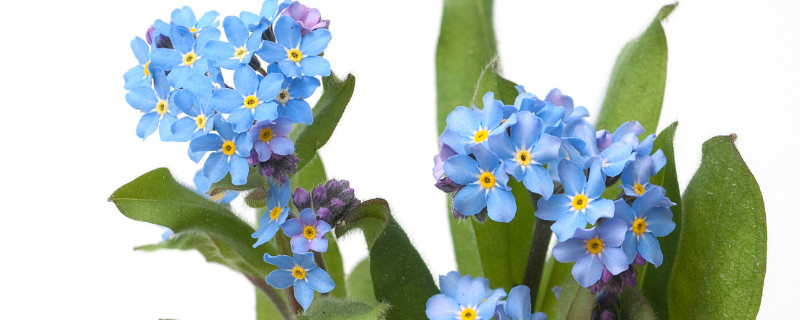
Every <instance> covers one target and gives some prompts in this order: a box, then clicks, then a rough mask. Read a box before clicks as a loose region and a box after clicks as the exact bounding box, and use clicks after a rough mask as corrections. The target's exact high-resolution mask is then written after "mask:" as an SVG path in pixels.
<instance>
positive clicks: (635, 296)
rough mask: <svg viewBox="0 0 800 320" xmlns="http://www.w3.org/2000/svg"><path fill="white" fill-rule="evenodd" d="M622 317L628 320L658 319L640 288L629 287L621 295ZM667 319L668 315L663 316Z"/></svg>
mask: <svg viewBox="0 0 800 320" xmlns="http://www.w3.org/2000/svg"><path fill="white" fill-rule="evenodd" d="M619 300H620V309H621V310H620V318H622V319H627V320H657V319H658V318H656V314H655V313H654V312H653V308H651V307H650V304H649V303H647V299H645V297H644V296H643V295H642V293H641V292H639V290H636V289H634V288H628V289H626V290H625V292H623V293H622V294H621V295H620V297H619ZM662 318H663V319H666V317H662Z"/></svg>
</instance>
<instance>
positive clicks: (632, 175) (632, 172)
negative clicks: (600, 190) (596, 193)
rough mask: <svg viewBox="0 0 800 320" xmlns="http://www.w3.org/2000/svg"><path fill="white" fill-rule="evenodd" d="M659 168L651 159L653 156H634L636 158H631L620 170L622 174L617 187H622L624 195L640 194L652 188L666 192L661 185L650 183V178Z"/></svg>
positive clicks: (633, 195) (634, 195)
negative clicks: (631, 160) (620, 182)
mask: <svg viewBox="0 0 800 320" xmlns="http://www.w3.org/2000/svg"><path fill="white" fill-rule="evenodd" d="M661 156H663V154H662V155H661ZM665 161H666V160H665ZM660 169H661V168H660V167H657V166H656V164H655V162H654V161H653V157H650V156H646V157H636V160H633V162H631V163H630V164H628V166H627V167H625V169H624V170H622V175H621V176H620V180H621V181H622V184H621V185H620V186H619V187H620V188H622V190H623V191H624V192H625V195H627V196H631V197H638V196H641V195H642V194H644V193H645V191H648V190H650V189H654V188H655V189H659V190H661V192H662V193H666V191H664V188H662V187H661V186H658V185H655V184H652V183H650V178H651V177H652V176H654V175H656V173H658V171H659V170H660Z"/></svg>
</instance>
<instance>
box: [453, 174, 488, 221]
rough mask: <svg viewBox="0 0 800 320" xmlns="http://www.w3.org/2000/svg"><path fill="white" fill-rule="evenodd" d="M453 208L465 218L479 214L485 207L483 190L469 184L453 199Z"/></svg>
mask: <svg viewBox="0 0 800 320" xmlns="http://www.w3.org/2000/svg"><path fill="white" fill-rule="evenodd" d="M451 179H452V178H451ZM453 207H454V208H455V209H456V210H457V211H458V212H460V213H461V214H463V215H467V216H471V215H473V214H476V213H478V212H480V211H481V210H482V209H483V208H485V207H486V195H485V192H484V190H483V188H481V187H480V186H478V185H477V184H470V185H468V186H465V187H463V188H461V190H460V191H458V193H456V196H455V198H454V199H453Z"/></svg>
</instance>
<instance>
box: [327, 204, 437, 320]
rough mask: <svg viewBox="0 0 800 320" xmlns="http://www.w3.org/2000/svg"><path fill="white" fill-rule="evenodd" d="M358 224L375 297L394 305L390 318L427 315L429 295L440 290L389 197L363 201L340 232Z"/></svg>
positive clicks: (349, 229) (346, 218)
mask: <svg viewBox="0 0 800 320" xmlns="http://www.w3.org/2000/svg"><path fill="white" fill-rule="evenodd" d="M356 228H358V229H361V230H362V231H363V232H364V238H365V240H366V241H367V248H368V249H369V258H370V275H371V277H372V286H373V289H374V290H375V299H376V300H377V301H379V302H384V303H388V304H390V305H391V306H392V308H391V310H390V311H389V313H388V314H387V317H386V318H387V319H389V320H393V319H424V318H425V304H426V303H427V301H428V298H430V297H431V296H433V295H435V294H437V293H438V292H439V290H438V289H437V288H436V284H435V283H434V282H433V277H431V274H430V271H428V267H427V266H426V265H425V261H423V260H422V257H420V255H419V252H417V249H416V248H414V246H413V245H412V244H411V241H410V240H409V239H408V236H407V235H406V233H405V231H403V228H401V227H400V225H399V224H397V221H395V220H394V218H393V217H392V215H391V212H390V210H389V204H388V203H386V200H383V199H372V200H367V201H364V202H362V203H361V204H360V205H359V206H358V207H356V208H355V209H354V210H353V211H352V212H350V213H349V214H348V215H347V216H346V217H345V220H344V224H343V225H340V226H338V227H337V228H336V235H337V236H342V235H343V234H346V233H347V232H349V231H352V230H354V229H356Z"/></svg>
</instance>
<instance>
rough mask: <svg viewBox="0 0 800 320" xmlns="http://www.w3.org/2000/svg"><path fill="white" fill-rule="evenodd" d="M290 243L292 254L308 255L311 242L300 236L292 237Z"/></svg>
mask: <svg viewBox="0 0 800 320" xmlns="http://www.w3.org/2000/svg"><path fill="white" fill-rule="evenodd" d="M290 243H291V245H292V252H294V253H308V249H309V247H310V246H311V240H308V239H306V237H304V236H301V235H297V236H294V237H292V240H291V241H290Z"/></svg>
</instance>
